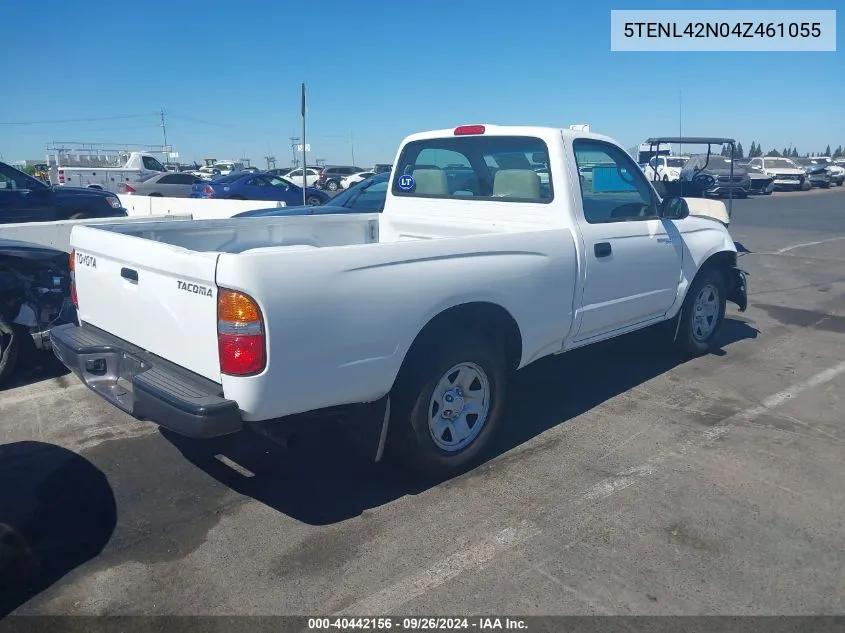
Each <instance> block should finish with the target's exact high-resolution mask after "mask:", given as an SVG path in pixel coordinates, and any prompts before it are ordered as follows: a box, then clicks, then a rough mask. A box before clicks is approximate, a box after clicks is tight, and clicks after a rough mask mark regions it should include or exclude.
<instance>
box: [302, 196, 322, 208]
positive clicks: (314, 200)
mask: <svg viewBox="0 0 845 633" xmlns="http://www.w3.org/2000/svg"><path fill="white" fill-rule="evenodd" d="M305 204H307V205H308V206H309V207H319V206H320V205H321V204H323V201H322V200H321V199H320V198H318V197H317V196H309V197H308V198H307V199H306V200H305Z"/></svg>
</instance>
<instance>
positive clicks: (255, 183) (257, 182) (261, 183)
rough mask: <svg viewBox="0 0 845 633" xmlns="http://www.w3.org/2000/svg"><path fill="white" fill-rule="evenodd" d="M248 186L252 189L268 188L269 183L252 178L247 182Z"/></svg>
mask: <svg viewBox="0 0 845 633" xmlns="http://www.w3.org/2000/svg"><path fill="white" fill-rule="evenodd" d="M246 184H247V185H248V186H250V187H266V186H267V181H266V180H264V179H263V178H250V179H249V180H247V181H246Z"/></svg>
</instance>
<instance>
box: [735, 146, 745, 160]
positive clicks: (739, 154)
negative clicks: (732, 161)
mask: <svg viewBox="0 0 845 633" xmlns="http://www.w3.org/2000/svg"><path fill="white" fill-rule="evenodd" d="M736 157H737V158H745V154H744V153H743V151H742V143H737V144H736Z"/></svg>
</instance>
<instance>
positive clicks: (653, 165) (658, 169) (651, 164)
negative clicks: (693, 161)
mask: <svg viewBox="0 0 845 633" xmlns="http://www.w3.org/2000/svg"><path fill="white" fill-rule="evenodd" d="M688 160H689V156H663V155H661V156H652V158H651V160H649V161H648V164H647V165H646V166H645V167H644V168H643V173H644V174H645V175H646V178H648V179H649V180H662V181H663V182H674V181H676V180H679V179H680V177H681V169H683V167H684V165H685V164H686V162H687V161H688Z"/></svg>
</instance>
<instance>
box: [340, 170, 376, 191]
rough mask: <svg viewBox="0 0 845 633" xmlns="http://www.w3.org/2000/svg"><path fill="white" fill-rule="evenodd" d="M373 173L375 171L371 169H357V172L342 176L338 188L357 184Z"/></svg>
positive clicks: (346, 187)
mask: <svg viewBox="0 0 845 633" xmlns="http://www.w3.org/2000/svg"><path fill="white" fill-rule="evenodd" d="M375 175H376V174H375V172H372V171H359V172H358V173H357V174H350V175H349V176H344V177H343V178H341V179H340V188H341V189H349V187H351V186H353V185H357V184H358V183H359V182H362V181H364V180H366V179H367V178H370V177H371V176H375Z"/></svg>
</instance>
